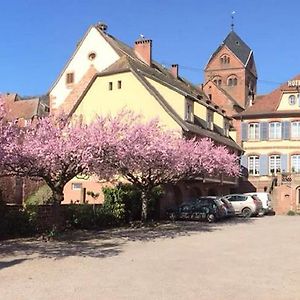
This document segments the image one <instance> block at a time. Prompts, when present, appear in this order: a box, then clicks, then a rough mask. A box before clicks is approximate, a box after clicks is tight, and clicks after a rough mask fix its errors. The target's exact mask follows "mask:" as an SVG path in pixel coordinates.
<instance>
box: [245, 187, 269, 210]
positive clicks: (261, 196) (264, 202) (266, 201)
mask: <svg viewBox="0 0 300 300" xmlns="http://www.w3.org/2000/svg"><path fill="white" fill-rule="evenodd" d="M244 195H250V196H253V195H254V196H257V197H258V198H259V199H260V200H261V202H262V206H263V210H264V214H270V215H273V214H274V210H273V208H272V201H271V196H270V194H269V193H265V192H253V193H244Z"/></svg>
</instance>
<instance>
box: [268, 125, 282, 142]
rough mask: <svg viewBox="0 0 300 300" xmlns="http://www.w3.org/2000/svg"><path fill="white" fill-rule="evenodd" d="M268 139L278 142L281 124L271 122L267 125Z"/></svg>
mask: <svg viewBox="0 0 300 300" xmlns="http://www.w3.org/2000/svg"><path fill="white" fill-rule="evenodd" d="M269 139H270V140H280V139H281V123H280V122H272V123H269Z"/></svg>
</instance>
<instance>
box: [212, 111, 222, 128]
mask: <svg viewBox="0 0 300 300" xmlns="http://www.w3.org/2000/svg"><path fill="white" fill-rule="evenodd" d="M214 123H215V124H216V125H217V126H219V127H221V128H224V118H223V116H222V115H221V114H219V113H217V112H216V111H215V112H214Z"/></svg>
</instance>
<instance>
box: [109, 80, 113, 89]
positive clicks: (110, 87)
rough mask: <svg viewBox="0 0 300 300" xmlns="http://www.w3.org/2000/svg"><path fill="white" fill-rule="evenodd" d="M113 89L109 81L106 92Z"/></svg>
mask: <svg viewBox="0 0 300 300" xmlns="http://www.w3.org/2000/svg"><path fill="white" fill-rule="evenodd" d="M112 89H113V83H112V82H111V81H110V82H109V83H108V90H109V91H111V90H112Z"/></svg>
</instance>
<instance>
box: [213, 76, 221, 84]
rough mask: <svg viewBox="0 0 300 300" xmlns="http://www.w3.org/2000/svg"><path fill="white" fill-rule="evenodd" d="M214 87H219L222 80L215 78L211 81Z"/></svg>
mask: <svg viewBox="0 0 300 300" xmlns="http://www.w3.org/2000/svg"><path fill="white" fill-rule="evenodd" d="M213 82H214V84H215V85H221V84H222V79H221V78H220V77H215V78H214V80H213Z"/></svg>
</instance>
